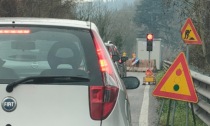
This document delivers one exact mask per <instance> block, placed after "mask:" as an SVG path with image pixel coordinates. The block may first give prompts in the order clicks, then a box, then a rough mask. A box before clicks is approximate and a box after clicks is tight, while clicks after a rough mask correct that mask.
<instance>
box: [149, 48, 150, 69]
mask: <svg viewBox="0 0 210 126" xmlns="http://www.w3.org/2000/svg"><path fill="white" fill-rule="evenodd" d="M149 69H150V51H149Z"/></svg>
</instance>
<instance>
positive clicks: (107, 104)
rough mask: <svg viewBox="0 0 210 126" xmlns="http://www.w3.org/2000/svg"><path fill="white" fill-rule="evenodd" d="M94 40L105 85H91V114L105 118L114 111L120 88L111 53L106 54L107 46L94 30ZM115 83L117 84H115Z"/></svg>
mask: <svg viewBox="0 0 210 126" xmlns="http://www.w3.org/2000/svg"><path fill="white" fill-rule="evenodd" d="M93 40H94V44H95V47H96V50H97V52H96V53H97V56H98V60H99V66H100V71H101V73H102V78H103V86H90V89H89V95H90V101H89V102H90V115H91V118H92V119H94V120H103V119H105V118H107V117H108V116H109V114H110V113H111V112H112V110H113V108H114V106H115V103H116V100H117V97H118V92H119V88H118V85H117V81H116V76H115V74H114V70H113V69H114V66H113V65H112V64H111V63H112V62H111V59H109V54H108V53H107V54H105V53H106V50H105V49H106V48H105V46H104V47H103V43H102V40H101V38H100V37H99V35H98V34H97V33H95V32H93ZM107 77H109V78H107ZM111 81H112V84H111ZM113 83H115V84H114V85H113Z"/></svg>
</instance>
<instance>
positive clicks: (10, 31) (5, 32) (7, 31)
mask: <svg viewBox="0 0 210 126" xmlns="http://www.w3.org/2000/svg"><path fill="white" fill-rule="evenodd" d="M29 33H31V31H30V30H20V29H4V30H0V34H29Z"/></svg>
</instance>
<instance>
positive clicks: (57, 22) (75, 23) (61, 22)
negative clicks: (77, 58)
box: [0, 17, 98, 32]
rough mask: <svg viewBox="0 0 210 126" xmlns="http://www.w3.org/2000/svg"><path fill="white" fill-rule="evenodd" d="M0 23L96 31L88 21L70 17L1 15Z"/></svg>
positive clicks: (93, 25)
mask: <svg viewBox="0 0 210 126" xmlns="http://www.w3.org/2000/svg"><path fill="white" fill-rule="evenodd" d="M2 24H18V25H24V24H27V25H49V26H67V27H76V28H83V29H92V30H95V31H97V32H98V29H97V27H96V25H95V24H94V23H92V22H90V21H79V20H70V19H56V18H28V17H26V18H24V17H1V18H0V25H2Z"/></svg>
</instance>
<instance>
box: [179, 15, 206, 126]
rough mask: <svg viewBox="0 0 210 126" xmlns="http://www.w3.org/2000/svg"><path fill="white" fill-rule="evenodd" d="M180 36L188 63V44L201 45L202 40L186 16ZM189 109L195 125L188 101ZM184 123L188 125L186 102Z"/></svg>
mask: <svg viewBox="0 0 210 126" xmlns="http://www.w3.org/2000/svg"><path fill="white" fill-rule="evenodd" d="M181 36H182V39H183V41H184V43H185V44H186V45H187V47H186V57H187V62H188V63H189V59H190V58H189V46H190V44H196V45H202V41H201V39H200V36H199V35H198V33H197V31H196V29H195V26H194V25H193V23H192V20H191V19H190V18H188V19H187V20H186V22H185V24H184V26H183V27H182V29H181ZM190 105H191V109H192V114H193V118H194V125H196V121H195V114H194V109H193V104H192V103H190ZM186 107H187V108H186V125H188V118H189V109H188V108H189V106H188V103H187V104H186Z"/></svg>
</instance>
